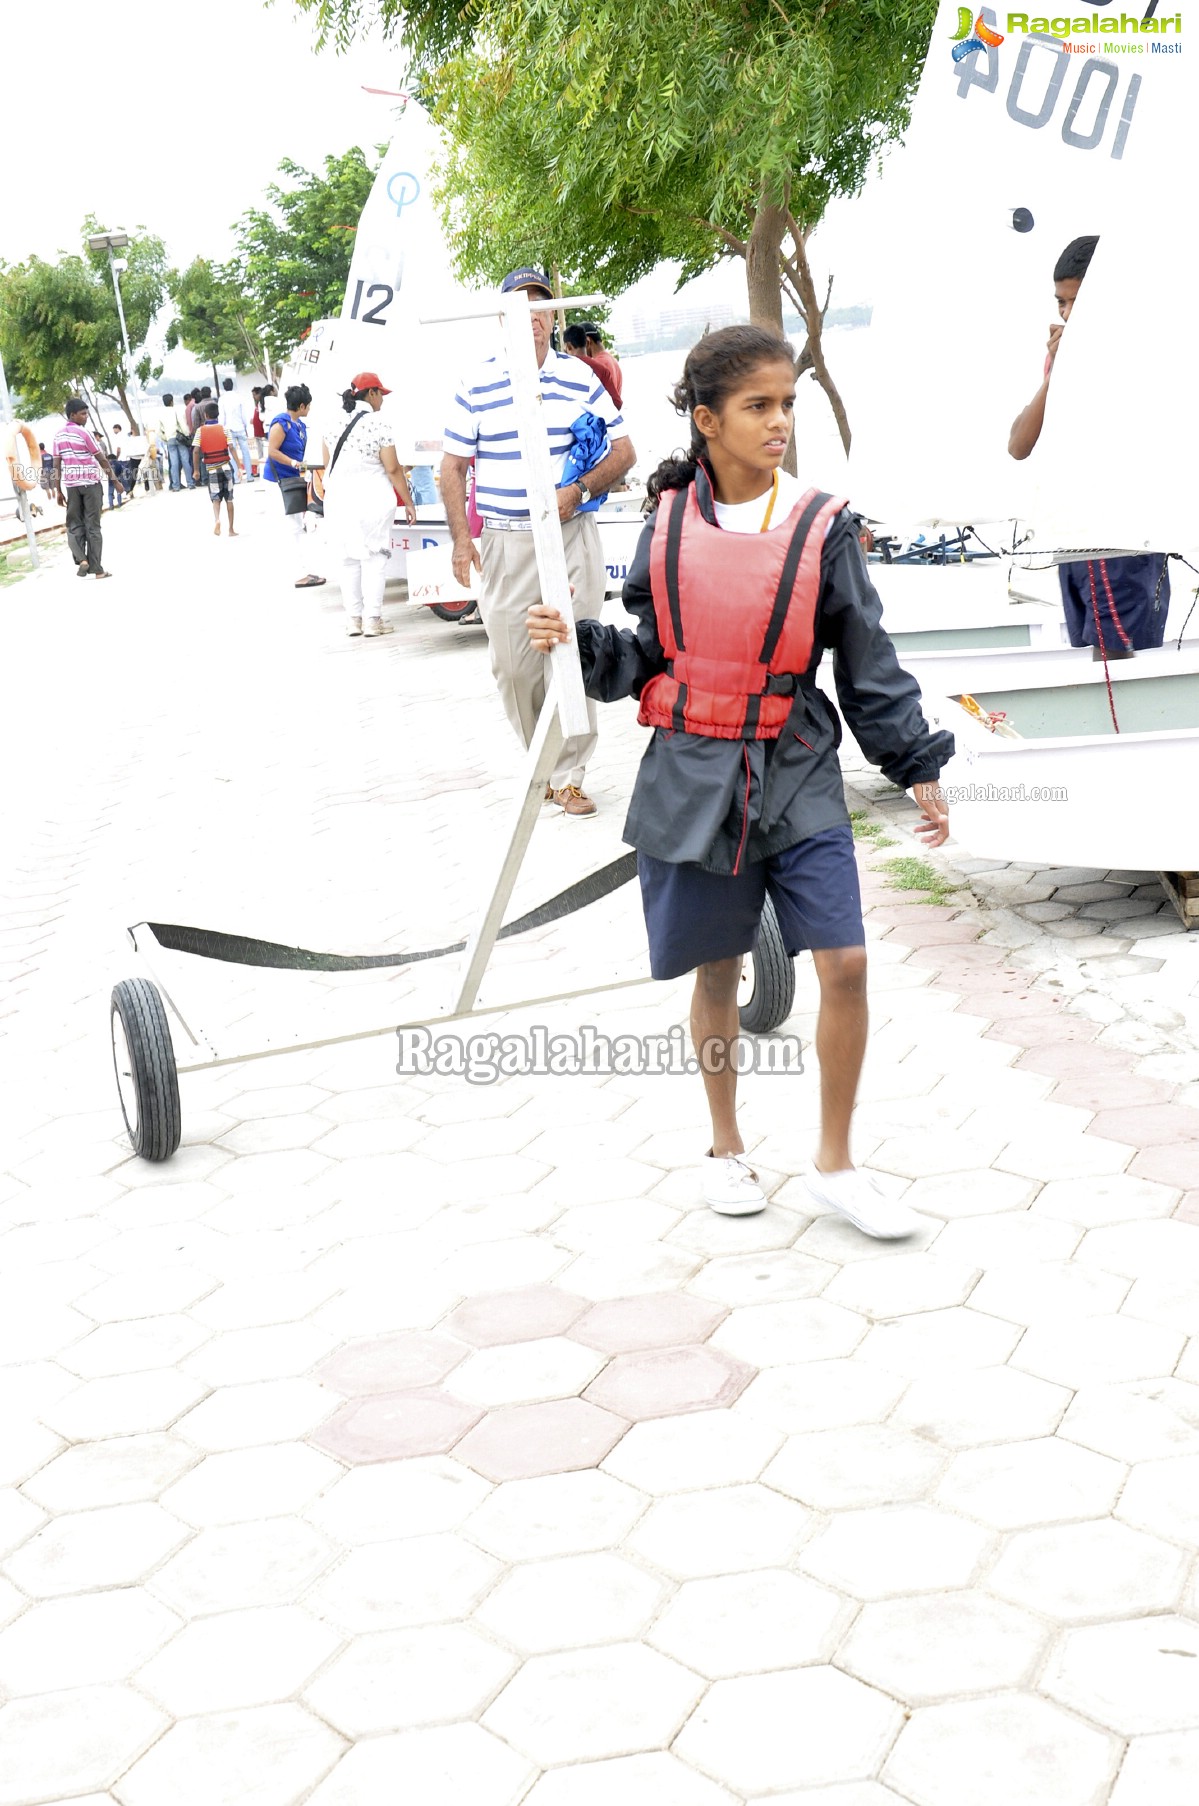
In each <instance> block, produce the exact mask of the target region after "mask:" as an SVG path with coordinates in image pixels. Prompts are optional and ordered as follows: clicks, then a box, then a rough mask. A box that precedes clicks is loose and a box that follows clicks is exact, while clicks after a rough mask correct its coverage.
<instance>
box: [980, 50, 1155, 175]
mask: <svg viewBox="0 0 1199 1806" xmlns="http://www.w3.org/2000/svg"><path fill="white" fill-rule="evenodd" d="M1038 49H1040V50H1042V51H1047V52H1048V53H1049V55H1050V56H1051V57H1052V58H1053V67H1052V68H1051V69H1050V71H1049V78H1048V81H1047V83H1046V86H1045V91H1044V94H1043V95H1042V97H1041V99H1040V103H1039V104H1037V103H1036V102H1035V101H1033V102H1032V103H1031V104H1030V105H1028V106H1025V105H1023V104H1022V101H1021V95H1022V91H1023V87H1024V80H1025V77H1026V75H1027V74H1028V71H1029V67H1030V65H1031V63H1032V60H1033V57H1034V55H1036V53H1037V51H1038ZM1037 60H1038V62H1039V63H1041V64H1042V66H1043V62H1044V59H1043V57H1038V58H1037ZM1070 65H1073V66H1074V67H1075V68H1076V69H1077V71H1078V73H1077V76H1076V79H1075V82H1074V92H1073V93H1072V94H1071V96H1070V100H1069V104H1068V105H1067V107H1066V116H1065V118H1064V119H1063V120H1062V141H1063V143H1065V144H1069V145H1071V146H1072V147H1073V149H1075V150H1098V148H1099V146H1100V145H1101V144H1102V142H1103V139H1104V135H1105V134H1106V132H1107V128H1108V122H1109V120H1110V118H1111V114H1112V107H1113V104H1114V102H1115V99H1116V92H1117V89H1118V88H1119V86H1120V76H1121V73H1122V71H1121V70H1120V68H1119V67H1118V66H1117V65H1116V64H1115V63H1113V62H1110V61H1109V60H1108V59H1107V58H1106V57H1101V56H1089V57H1087V58H1085V59H1081V58H1079V57H1077V56H1071V54H1070V53H1069V51H1067V49H1066V47H1065V45H1064V44H1063V43H1062V42H1061V40H1060V39H1059V38H1048V37H1043V36H1042V35H1041V34H1040V33H1038V32H1032V33H1030V34H1029V35H1028V36H1027V37H1026V38H1025V39H1024V41H1023V43H1022V44H1021V46H1020V54H1019V56H1018V57H1017V58H1016V63H1015V67H1014V68H1013V70H1012V79H1011V81H1010V82H1009V83H1008V91H1007V110H1008V117H1009V119H1014V120H1015V121H1016V124H1017V125H1026V126H1028V127H1030V129H1031V130H1032V131H1034V132H1036V131H1040V130H1041V128H1042V127H1043V126H1047V125H1048V124H1049V123H1050V121H1051V120H1052V118H1053V115H1054V112H1055V111H1056V109H1057V104H1058V101H1059V99H1060V98H1061V92H1062V87H1063V84H1064V82H1065V79H1066V69H1067V67H1068V66H1070ZM1096 86H1098V87H1099V88H1101V89H1102V92H1097V93H1092V89H1093V88H1095V87H1096ZM998 87H999V52H998V50H997V49H992V48H988V49H986V50H976V51H975V52H974V54H973V56H968V57H964V58H963V60H962V61H961V62H960V63H959V64H958V94H959V96H960V97H961V99H963V100H964V99H965V98H966V96H967V94H968V93H969V92H970V90H971V88H981V89H982V90H983V93H984V94H994V93H995V91H996V90H997V88H998ZM1140 91H1141V77H1140V76H1139V75H1132V76H1130V77H1129V79H1128V86H1127V88H1126V89H1125V92H1124V105H1123V106H1122V107H1121V109H1120V114H1119V117H1118V119H1117V121H1116V127H1115V132H1114V135H1113V138H1112V145H1111V151H1110V153H1109V154H1110V155H1111V156H1112V157H1114V158H1116V159H1117V160H1118V159H1119V158H1121V157H1122V156H1123V155H1124V146H1125V144H1126V143H1127V142H1128V130H1129V127H1130V126H1131V124H1132V116H1133V112H1134V111H1135V109H1136V104H1137V96H1138V94H1139V93H1140ZM1084 105H1087V106H1088V111H1089V107H1090V106H1094V108H1095V116H1094V119H1093V121H1092V123H1091V125H1090V126H1089V128H1086V129H1083V130H1080V129H1079V127H1078V123H1077V122H1078V116H1079V114H1080V113H1081V112H1082V109H1083V107H1084Z"/></svg>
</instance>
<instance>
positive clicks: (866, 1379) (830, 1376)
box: [737, 1358, 904, 1435]
mask: <svg viewBox="0 0 1199 1806" xmlns="http://www.w3.org/2000/svg"><path fill="white" fill-rule="evenodd" d="M903 1391H904V1381H903V1380H902V1379H901V1378H900V1377H899V1376H898V1375H897V1374H891V1373H884V1372H883V1370H882V1368H881V1367H875V1366H872V1365H870V1364H869V1363H868V1362H866V1361H862V1360H858V1359H856V1358H855V1359H853V1360H841V1361H811V1362H809V1363H807V1364H806V1365H804V1366H800V1367H769V1368H767V1370H766V1372H765V1373H760V1374H759V1375H758V1377H757V1379H756V1380H753V1381H751V1382H750V1384H749V1385H748V1386H747V1387H746V1389H745V1391H744V1393H743V1394H742V1397H741V1399H740V1401H739V1403H738V1405H737V1410H738V1413H740V1414H743V1415H744V1416H745V1417H747V1418H752V1419H754V1420H755V1421H758V1422H760V1423H762V1424H764V1425H769V1426H770V1427H771V1428H773V1429H774V1430H776V1431H778V1432H781V1433H786V1434H788V1435H800V1434H802V1433H804V1432H805V1431H810V1430H835V1429H841V1428H844V1427H845V1426H847V1425H850V1424H863V1423H874V1422H876V1421H877V1420H878V1419H879V1418H881V1417H885V1416H886V1415H887V1413H888V1412H889V1411H890V1410H891V1409H892V1408H893V1406H894V1405H895V1403H896V1402H897V1400H898V1399H899V1398H900V1397H901V1396H902V1394H903Z"/></svg>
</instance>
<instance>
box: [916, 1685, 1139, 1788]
mask: <svg viewBox="0 0 1199 1806" xmlns="http://www.w3.org/2000/svg"><path fill="white" fill-rule="evenodd" d="M1119 1760H1120V1745H1119V1743H1118V1742H1117V1741H1116V1739H1115V1738H1114V1737H1110V1736H1108V1735H1107V1734H1106V1733H1105V1732H1103V1731H1096V1730H1093V1729H1092V1728H1091V1726H1090V1725H1084V1724H1082V1723H1080V1722H1079V1720H1078V1719H1077V1718H1075V1717H1074V1716H1073V1715H1072V1714H1071V1713H1068V1712H1063V1711H1061V1710H1060V1709H1059V1708H1058V1707H1056V1706H1051V1705H1050V1704H1049V1703H1048V1701H1047V1700H1043V1699H1036V1698H1032V1697H1030V1696H1029V1695H1028V1694H1020V1693H1000V1694H997V1695H995V1696H994V1697H992V1698H990V1699H978V1700H963V1701H958V1702H955V1703H953V1704H950V1705H943V1706H925V1707H923V1708H921V1709H920V1710H919V1711H916V1712H914V1713H913V1714H912V1717H911V1719H910V1721H909V1722H908V1724H907V1725H905V1726H904V1729H903V1730H902V1731H901V1732H900V1734H899V1739H898V1742H897V1743H896V1745H895V1748H894V1750H893V1751H892V1753H891V1756H890V1758H889V1760H888V1761H887V1763H886V1766H885V1767H884V1769H883V1780H884V1781H889V1782H891V1783H892V1784H893V1785H894V1786H895V1787H896V1788H898V1789H899V1791H900V1793H901V1794H902V1795H903V1796H904V1798H905V1799H910V1800H913V1801H914V1802H915V1806H963V1802H964V1801H967V1800H968V1801H969V1802H970V1806H1014V1802H1016V1801H1017V1800H1018V1801H1019V1802H1020V1806H1096V1802H1098V1801H1100V1800H1102V1799H1104V1798H1105V1796H1106V1791H1107V1789H1108V1787H1109V1786H1110V1785H1111V1781H1112V1777H1113V1776H1114V1774H1115V1772H1116V1768H1117V1766H1118V1764H1119Z"/></svg>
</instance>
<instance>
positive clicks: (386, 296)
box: [350, 276, 395, 326]
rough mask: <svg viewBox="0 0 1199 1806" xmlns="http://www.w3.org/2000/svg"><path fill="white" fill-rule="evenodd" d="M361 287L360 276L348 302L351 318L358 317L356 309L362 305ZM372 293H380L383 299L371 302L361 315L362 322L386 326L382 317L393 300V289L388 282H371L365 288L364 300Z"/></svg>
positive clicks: (366, 324) (362, 284) (361, 280)
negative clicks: (352, 296) (351, 299)
mask: <svg viewBox="0 0 1199 1806" xmlns="http://www.w3.org/2000/svg"><path fill="white" fill-rule="evenodd" d="M363 287H364V283H363V278H362V277H361V276H360V277H359V278H358V281H357V282H356V283H355V285H354V299H353V301H352V302H351V304H350V318H351V320H356V319H358V317H359V314H358V309H359V308H360V307H361V306H362V302H363V292H362V291H363ZM372 295H381V296H382V297H383V299H382V300H381V301H374V302H372V304H371V306H370V307H368V308H367V310H366V312H365V313H364V314H363V315H362V316H361V318H362V324H363V325H364V326H386V324H387V321H386V320H385V319H384V318H383V315H384V314H385V313H386V311H387V309H388V308H389V307H390V306H391V304H392V302H393V301H394V300H395V290H394V289H393V288H392V286H391V284H390V282H372V283H371V285H370V287H369V288H368V289H367V290H366V296H365V298H366V300H368V301H370V300H371V296H372Z"/></svg>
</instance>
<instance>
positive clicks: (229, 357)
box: [166, 257, 266, 388]
mask: <svg viewBox="0 0 1199 1806" xmlns="http://www.w3.org/2000/svg"><path fill="white" fill-rule="evenodd" d="M167 286H168V287H169V289H170V294H171V300H172V301H173V302H174V303H175V310H176V311H175V318H174V319H173V320H172V321H171V323H170V325H169V326H168V327H167V334H166V339H167V349H168V351H173V350H174V349H175V347H176V346H177V345H182V346H184V347H185V349H186V350H188V351H191V352H194V353H195V355H196V356H197V357H202V358H204V359H205V360H206V361H207V362H208V363H210V364H211V365H212V380H213V386H214V388H219V387H220V378H219V377H218V376H217V368H216V367H217V365H218V364H232V365H233V367H234V368H235V369H236V370H260V369H262V368H263V359H264V357H265V356H266V352H265V348H264V346H263V343H262V339H261V337H259V336H258V335H257V334H256V332H255V329H254V326H253V324H252V322H251V320H250V317H249V312H250V310H249V308H248V306H247V303H246V299H245V296H244V293H243V291H242V288H241V284H240V283H239V282H238V281H237V279H236V277H234V276H231V275H230V274H229V272H228V271H227V270H225V269H223V268H222V267H221V266H220V265H219V264H214V263H210V262H209V261H208V260H207V258H204V257H197V258H195V259H193V261H192V262H191V263H190V264H188V266H187V268H186V269H185V270H175V271H172V272H171V275H170V277H169V278H168V284H167Z"/></svg>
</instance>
